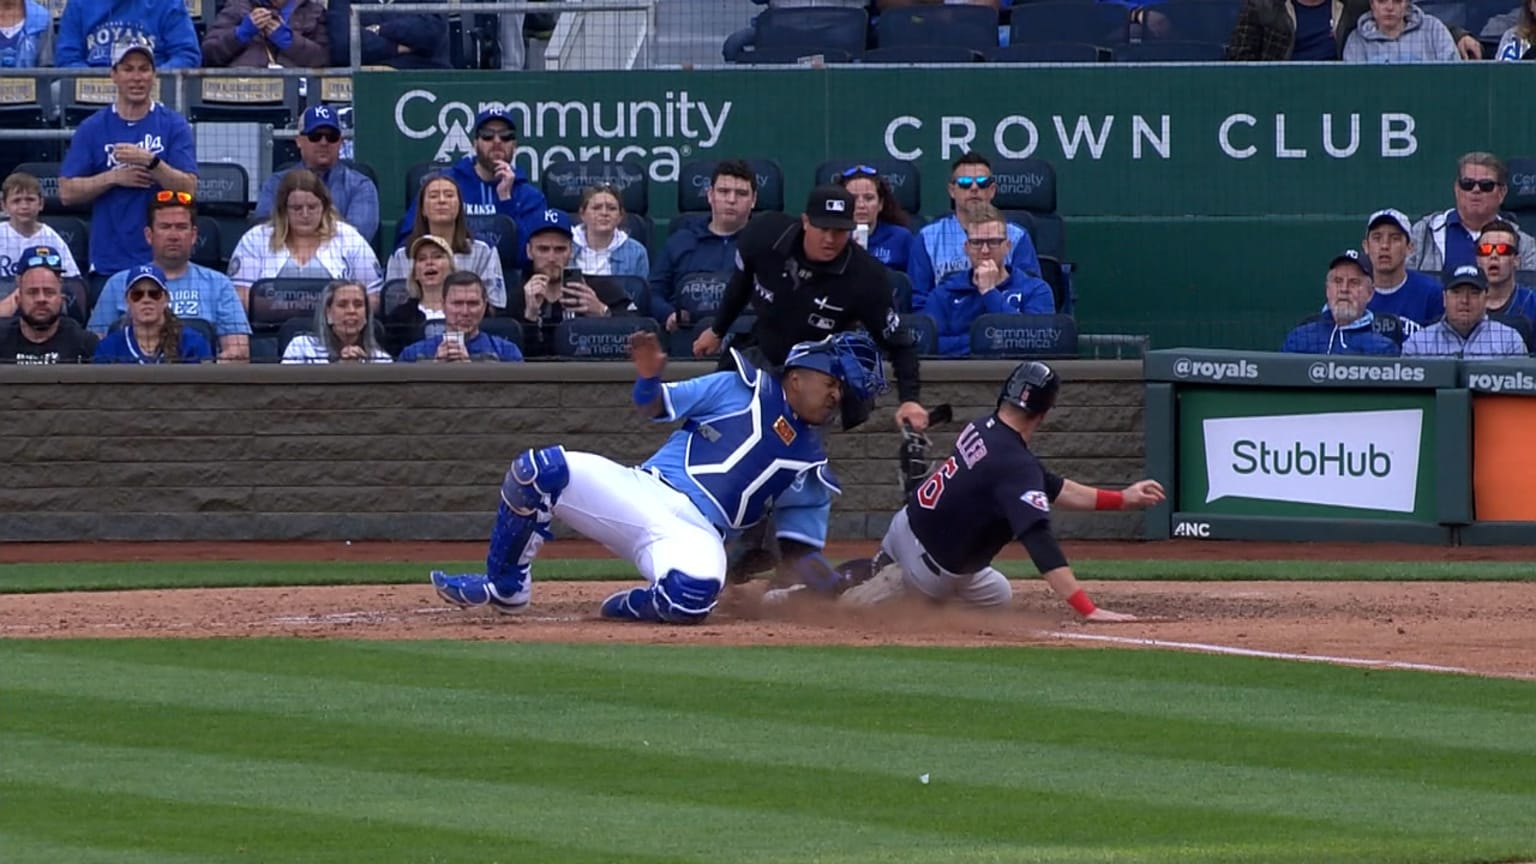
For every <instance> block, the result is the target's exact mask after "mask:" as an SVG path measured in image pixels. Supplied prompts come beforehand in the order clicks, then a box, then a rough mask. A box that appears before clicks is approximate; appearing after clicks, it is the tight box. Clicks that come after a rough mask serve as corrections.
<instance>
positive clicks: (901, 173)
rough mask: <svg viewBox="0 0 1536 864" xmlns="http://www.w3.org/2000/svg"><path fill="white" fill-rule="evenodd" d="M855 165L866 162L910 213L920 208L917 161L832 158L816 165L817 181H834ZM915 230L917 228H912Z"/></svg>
mask: <svg viewBox="0 0 1536 864" xmlns="http://www.w3.org/2000/svg"><path fill="white" fill-rule="evenodd" d="M856 165H868V166H869V167H871V168H873V169H875V171H876V172H878V173H879V175H880V177H881V178H882V179H884V180H885V182H886V184H887V185H889V186H890V187H891V192H892V193H893V194H894V195H895V196H896V203H897V204H899V205H901V209H903V210H905V211H907V213H909V214H914V215H915V214H916V213H917V212H918V211H919V210H921V209H922V207H923V181H922V177H921V175H919V174H918V172H917V163H915V162H908V161H906V160H904V159H892V158H890V157H888V156H882V157H879V158H875V159H831V160H828V161H826V162H823V163H821V164H820V165H817V166H816V177H815V180H816V182H817V183H834V182H836V181H837V178H838V177H840V176H842V173H843V172H844V171H847V170H848V169H849V168H852V167H854V166H856ZM913 230H914V231H915V230H917V229H915V228H914V229H913Z"/></svg>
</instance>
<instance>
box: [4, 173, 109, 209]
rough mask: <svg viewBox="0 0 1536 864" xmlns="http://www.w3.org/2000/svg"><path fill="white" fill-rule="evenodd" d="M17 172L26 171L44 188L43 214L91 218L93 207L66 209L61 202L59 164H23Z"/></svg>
mask: <svg viewBox="0 0 1536 864" xmlns="http://www.w3.org/2000/svg"><path fill="white" fill-rule="evenodd" d="M16 170H17V171H25V172H27V173H28V174H31V175H32V176H33V177H36V178H37V182H38V184H39V185H41V186H42V187H43V212H44V213H48V214H50V215H56V216H58V215H65V214H71V215H75V216H89V215H90V213H91V205H89V204H80V205H76V206H74V207H65V206H64V202H62V201H60V200H59V163H57V162H23V163H21V164H20V165H17V166H16Z"/></svg>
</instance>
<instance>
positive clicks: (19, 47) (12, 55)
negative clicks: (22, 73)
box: [0, 0, 53, 69]
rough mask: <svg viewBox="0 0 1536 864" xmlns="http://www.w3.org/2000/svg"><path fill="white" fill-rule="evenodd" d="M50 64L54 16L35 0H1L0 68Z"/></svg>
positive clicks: (33, 66)
mask: <svg viewBox="0 0 1536 864" xmlns="http://www.w3.org/2000/svg"><path fill="white" fill-rule="evenodd" d="M52 65H53V15H52V14H51V13H50V12H49V11H48V7H47V6H44V5H43V4H41V3H37V2H34V0H0V69H39V68H46V67H48V66H52Z"/></svg>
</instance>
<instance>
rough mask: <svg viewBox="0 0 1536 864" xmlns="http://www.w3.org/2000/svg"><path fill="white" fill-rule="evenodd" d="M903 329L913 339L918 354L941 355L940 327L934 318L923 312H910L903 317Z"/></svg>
mask: <svg viewBox="0 0 1536 864" xmlns="http://www.w3.org/2000/svg"><path fill="white" fill-rule="evenodd" d="M901 329H903V330H905V331H907V333H908V334H909V335H910V336H911V337H912V344H913V345H914V346H916V347H917V353H918V354H922V355H924V356H927V355H932V354H937V353H939V325H938V323H937V322H935V321H934V320H933V319H932V318H930V317H928V316H927V315H924V314H923V313H921V312H908V313H906V314H905V315H902V316H901Z"/></svg>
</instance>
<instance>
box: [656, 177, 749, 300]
mask: <svg viewBox="0 0 1536 864" xmlns="http://www.w3.org/2000/svg"><path fill="white" fill-rule="evenodd" d="M705 200H707V201H708V202H709V221H708V222H705V221H703V220H699V219H674V220H673V221H672V230H671V232H670V233H669V234H668V236H667V245H666V246H665V247H664V248H663V249H662V252H661V256H660V257H659V258H657V259H656V260H655V261H652V262H651V314H652V316H653V317H655V318H656V320H658V321H661V322H662V323H663V324H664V325H666V328H667V329H668V330H669V331H674V330H676V329H677V328H678V326H679V322H678V320H677V312H676V304H675V303H674V302H673V301H674V300H675V298H676V296H677V285H678V280H679V279H681V278H682V277H683V276H686V275H687V274H689V273H724V272H728V271H732V270H734V269H735V268H736V236H737V235H738V234H740V233H741V229H742V228H745V227H746V225H747V220H748V219H751V218H752V209H753V208H754V207H756V206H757V172H755V171H753V170H752V166H751V165H748V164H747V163H746V162H743V161H742V160H740V159H727V160H725V161H723V162H720V163H719V164H717V165H715V170H714V171H713V172H712V173H711V174H710V178H709V189H708V190H707V191H706V192H705Z"/></svg>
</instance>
